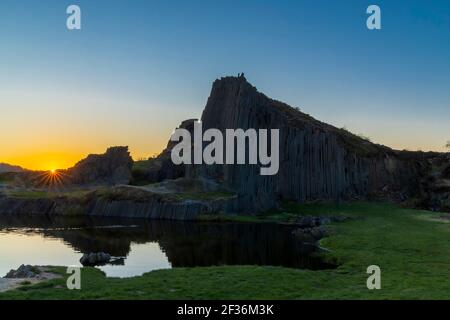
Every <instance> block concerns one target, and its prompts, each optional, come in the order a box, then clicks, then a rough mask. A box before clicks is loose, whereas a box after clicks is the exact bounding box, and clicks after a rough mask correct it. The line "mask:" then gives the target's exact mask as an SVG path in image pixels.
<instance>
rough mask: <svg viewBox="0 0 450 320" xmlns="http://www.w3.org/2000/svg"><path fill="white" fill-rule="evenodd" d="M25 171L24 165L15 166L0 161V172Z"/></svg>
mask: <svg viewBox="0 0 450 320" xmlns="http://www.w3.org/2000/svg"><path fill="white" fill-rule="evenodd" d="M23 171H25V170H24V169H23V168H22V167H19V166H13V165H10V164H7V163H0V173H5V172H7V173H11V172H13V173H17V172H23Z"/></svg>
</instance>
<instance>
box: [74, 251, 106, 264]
mask: <svg viewBox="0 0 450 320" xmlns="http://www.w3.org/2000/svg"><path fill="white" fill-rule="evenodd" d="M110 261H111V255H110V254H108V253H105V252H91V253H85V254H83V256H82V257H81V258H80V263H81V264H82V265H83V266H85V267H86V266H91V267H94V266H103V265H105V264H107V263H108V262H110Z"/></svg>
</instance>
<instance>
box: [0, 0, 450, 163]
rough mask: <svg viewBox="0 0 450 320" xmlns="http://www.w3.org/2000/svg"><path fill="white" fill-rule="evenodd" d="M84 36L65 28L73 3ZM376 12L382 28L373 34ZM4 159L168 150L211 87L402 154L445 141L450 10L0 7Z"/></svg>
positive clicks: (311, 4)
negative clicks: (229, 82) (287, 109)
mask: <svg viewBox="0 0 450 320" xmlns="http://www.w3.org/2000/svg"><path fill="white" fill-rule="evenodd" d="M70 4H77V5H79V6H80V7H81V10H82V30H80V31H69V30H67V28H66V18H67V14H66V12H65V11H66V8H67V6H68V5H70ZM370 4H378V5H379V6H380V7H381V10H382V30H380V31H370V30H368V29H367V28H366V18H367V14H366V13H365V11H366V8H367V6H368V5H370ZM0 41H1V42H0V115H1V119H2V121H1V125H0V137H1V138H0V162H8V163H13V164H18V165H22V166H25V167H27V168H31V169H54V168H64V167H69V166H71V165H73V164H74V163H75V162H76V161H77V160H79V159H81V158H82V157H84V156H86V154H88V153H102V152H104V151H105V149H106V148H107V147H108V146H113V145H128V146H130V149H131V152H132V155H133V157H134V158H135V159H137V158H141V157H148V156H150V155H153V154H155V153H157V152H159V151H160V150H161V149H162V148H163V147H164V146H165V145H166V143H167V140H168V137H169V136H170V133H171V132H172V131H173V129H174V128H175V127H176V126H177V125H178V124H179V123H180V122H181V121H182V120H184V119H187V118H192V117H199V116H200V114H201V111H202V109H203V107H204V105H205V103H206V99H207V97H208V95H209V92H210V87H211V83H212V81H213V80H214V79H216V78H218V77H221V76H225V75H237V73H238V72H242V71H243V72H245V74H246V77H247V79H248V80H249V81H250V82H251V83H252V84H253V85H255V86H256V87H257V88H258V89H259V90H260V91H262V92H264V93H266V94H267V95H268V96H270V97H273V98H276V99H278V100H282V101H284V102H287V103H288V104H290V105H292V106H298V107H300V108H301V109H302V110H303V111H304V112H306V113H308V114H311V115H312V116H314V117H316V118H318V119H320V120H322V121H325V122H329V123H331V124H333V125H336V126H338V127H343V126H345V127H347V128H348V129H349V130H351V131H352V132H355V133H362V134H364V135H366V136H369V137H371V139H372V140H373V141H374V142H377V143H382V144H386V145H388V146H391V147H394V148H397V149H409V150H418V149H421V150H438V151H444V145H445V142H446V141H447V140H448V139H450V126H449V120H450V1H448V0H442V1H437V0H433V1H427V0H421V1H414V0H409V1H362V0H351V1H350V0H349V1H347V0H346V1H344V0H341V1H323V0H319V1H317V0H314V1H313V0H311V1H298V0H296V1H265V0H240V1H236V0H226V1H225V0H223V1H222V0H221V1H197V0H192V1H184V0H183V1H147V0H131V1H129V0H127V1H126V0H95V1H92V0H83V1H81V0H78V1H77V0H71V1H66V0H46V1H35V0H27V1H24V0H2V1H1V2H0Z"/></svg>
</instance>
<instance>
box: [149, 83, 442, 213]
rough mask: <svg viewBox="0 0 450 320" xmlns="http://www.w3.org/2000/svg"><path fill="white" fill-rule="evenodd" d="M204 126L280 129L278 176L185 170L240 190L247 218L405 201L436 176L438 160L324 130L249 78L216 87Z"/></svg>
mask: <svg viewBox="0 0 450 320" xmlns="http://www.w3.org/2000/svg"><path fill="white" fill-rule="evenodd" d="M201 121H202V126H203V130H204V131H205V130H207V129H210V128H217V129H219V130H221V131H222V132H225V130H226V129H238V128H240V129H243V130H247V129H250V128H253V129H279V130H280V169H279V172H278V174H277V175H274V176H262V175H260V166H259V165H226V164H224V165H188V166H184V170H185V176H186V177H189V178H199V177H203V178H207V179H216V180H217V181H220V182H221V183H223V185H224V186H225V187H227V188H230V189H232V190H235V191H236V192H237V193H238V195H239V206H238V207H239V209H238V210H239V211H246V212H247V213H248V212H255V211H263V210H266V209H269V208H273V207H275V206H276V205H277V203H278V201H279V200H294V201H300V202H304V201H309V200H341V199H342V200H346V199H359V198H363V197H369V196H372V197H373V196H376V197H381V196H384V197H389V198H394V199H398V200H403V199H405V198H406V197H409V196H414V195H415V194H419V193H420V184H421V177H423V176H426V175H427V173H428V172H429V170H430V165H429V162H428V160H429V158H430V157H433V156H434V154H428V153H414V152H401V151H395V150H392V149H390V148H388V147H385V146H382V145H377V144H373V143H371V142H369V141H367V140H365V139H363V138H360V137H358V136H356V135H353V134H352V133H350V132H348V131H346V130H344V129H338V128H335V127H333V126H331V125H328V124H325V123H322V122H320V121H318V120H316V119H314V118H312V117H311V116H309V115H307V114H304V113H302V112H300V111H299V110H298V109H296V108H292V107H290V106H288V105H286V104H284V103H282V102H279V101H276V100H272V99H270V98H268V97H266V96H265V95H264V94H262V93H260V92H258V91H257V90H256V88H254V87H253V86H252V85H251V84H250V83H248V82H247V81H246V79H245V78H244V77H243V76H241V77H225V78H222V79H220V80H216V81H215V82H214V84H213V87H212V90H211V95H210V97H209V99H208V102H207V104H206V107H205V109H204V111H203V114H202V118H201ZM168 150H169V149H166V151H165V152H166V154H165V158H167V159H168V156H167V152H168ZM169 160H170V159H169ZM169 160H167V161H169ZM181 171H182V170H180V172H181ZM158 175H159V176H160V177H165V176H166V175H170V171H169V170H167V171H166V170H164V168H163V167H161V169H160V171H159V172H158Z"/></svg>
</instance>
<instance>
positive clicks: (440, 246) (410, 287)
mask: <svg viewBox="0 0 450 320" xmlns="http://www.w3.org/2000/svg"><path fill="white" fill-rule="evenodd" d="M298 213H301V214H305V215H327V214H330V215H347V216H352V217H355V218H356V219H352V220H349V221H347V222H343V223H336V224H334V225H333V229H334V232H333V235H332V236H330V237H328V238H325V239H322V241H321V246H322V247H325V248H327V249H329V250H330V252H329V253H326V255H325V258H326V259H331V260H333V261H337V262H338V264H339V267H338V268H337V269H334V270H321V271H309V270H297V269H288V268H281V267H262V266H217V267H206V268H203V267H202V268H174V269H169V270H158V271H152V272H149V273H146V274H144V275H143V276H140V277H134V278H126V279H119V278H106V277H105V276H104V275H103V274H102V272H101V271H99V270H97V269H93V268H84V269H83V271H82V289H81V290H73V291H70V290H67V289H66V287H65V279H55V280H51V281H48V282H44V283H40V284H37V285H27V286H23V287H21V288H20V289H18V290H14V291H10V292H6V293H2V294H0V299H450V281H449V279H450V270H449V268H448V266H449V265H450V240H449V239H450V223H448V219H446V218H445V217H444V218H442V213H432V212H429V211H419V210H410V209H403V208H400V207H397V206H394V205H391V204H373V203H372V204H369V203H353V204H345V205H340V206H336V205H332V204H306V205H300V206H299V205H289V206H287V207H285V208H284V211H283V212H280V213H279V215H278V218H277V216H276V215H275V213H274V212H271V213H269V214H268V216H272V217H273V216H274V215H275V217H274V219H275V218H277V219H278V220H281V221H283V220H284V219H285V218H287V219H289V217H292V216H296V215H297V214H298ZM249 219H254V218H249ZM374 264H375V265H378V266H380V268H381V286H382V289H381V290H368V289H367V287H366V280H367V277H368V274H367V273H366V269H367V267H368V266H369V265H374ZM56 270H57V272H60V273H61V274H63V275H64V277H67V275H66V274H65V273H64V271H65V269H64V268H57V269H56Z"/></svg>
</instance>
